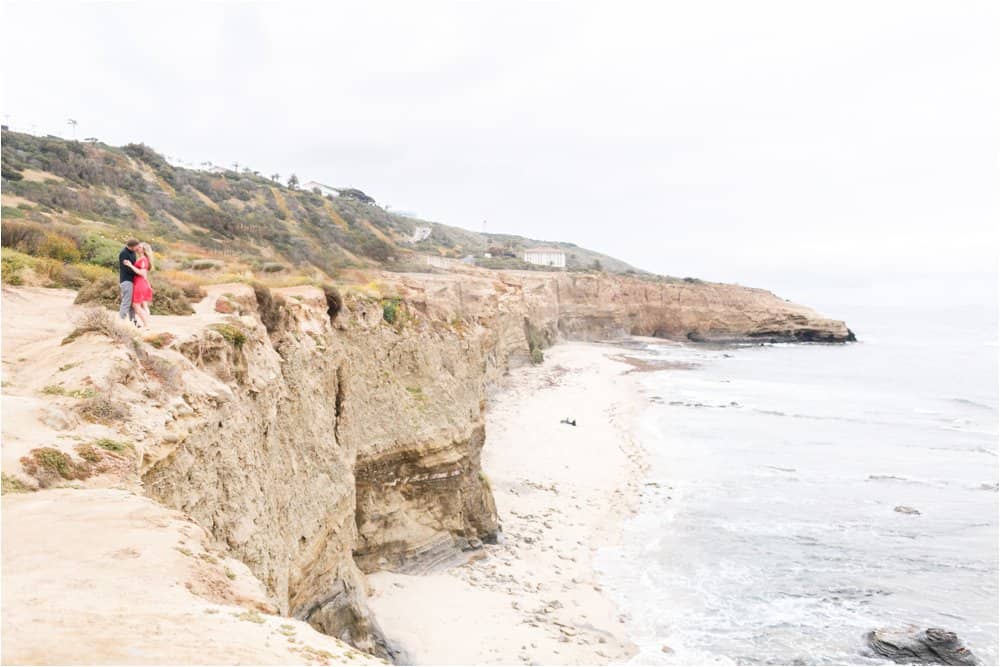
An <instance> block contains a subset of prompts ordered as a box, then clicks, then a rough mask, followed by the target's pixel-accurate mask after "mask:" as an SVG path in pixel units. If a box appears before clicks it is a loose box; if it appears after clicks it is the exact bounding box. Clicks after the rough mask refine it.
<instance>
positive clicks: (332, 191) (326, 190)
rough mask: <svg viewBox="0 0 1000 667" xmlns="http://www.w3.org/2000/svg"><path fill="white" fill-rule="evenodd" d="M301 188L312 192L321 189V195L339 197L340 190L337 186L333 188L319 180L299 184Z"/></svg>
mask: <svg viewBox="0 0 1000 667" xmlns="http://www.w3.org/2000/svg"><path fill="white" fill-rule="evenodd" d="M299 189H301V190H305V191H306V192H312V191H313V190H319V193H320V194H321V195H329V196H331V197H339V196H340V190H338V189H337V188H331V187H330V186H329V185H323V184H322V183H319V182H317V181H307V182H305V183H303V184H302V185H300V186H299Z"/></svg>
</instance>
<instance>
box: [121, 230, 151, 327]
mask: <svg viewBox="0 0 1000 667" xmlns="http://www.w3.org/2000/svg"><path fill="white" fill-rule="evenodd" d="M152 270H153V249H152V248H151V247H150V245H149V244H148V243H140V242H139V241H137V240H136V239H129V240H128V241H126V242H125V247H124V248H122V251H121V252H120V253H118V287H119V289H120V290H121V297H122V300H121V305H120V306H119V307H118V317H120V318H121V319H123V320H124V319H125V318H126V317H127V318H128V319H129V321H130V322H132V324H136V326H141V327H149V317H150V314H149V304H151V303H152V302H153V288H152V287H150V285H149V278H148V276H149V272H150V271H152ZM137 317H138V318H139V322H141V324H137V323H136V318H137Z"/></svg>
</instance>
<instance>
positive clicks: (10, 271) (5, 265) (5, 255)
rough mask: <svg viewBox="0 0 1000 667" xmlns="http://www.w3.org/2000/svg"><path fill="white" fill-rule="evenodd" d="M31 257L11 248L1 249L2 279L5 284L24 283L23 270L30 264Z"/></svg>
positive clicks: (0, 269) (0, 276)
mask: <svg viewBox="0 0 1000 667" xmlns="http://www.w3.org/2000/svg"><path fill="white" fill-rule="evenodd" d="M31 259H32V258H31V257H29V256H28V255H25V254H23V253H20V252H18V251H16V250H12V249H10V248H3V249H2V250H0V279H2V280H3V284H4V285H23V284H24V279H23V278H22V277H21V270H22V269H24V268H25V267H26V266H30V264H31Z"/></svg>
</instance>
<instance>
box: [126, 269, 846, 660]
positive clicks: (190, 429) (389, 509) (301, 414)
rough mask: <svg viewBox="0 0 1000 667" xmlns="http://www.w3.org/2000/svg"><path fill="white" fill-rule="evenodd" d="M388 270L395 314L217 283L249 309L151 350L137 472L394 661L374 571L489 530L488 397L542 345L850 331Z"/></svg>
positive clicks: (248, 559)
mask: <svg viewBox="0 0 1000 667" xmlns="http://www.w3.org/2000/svg"><path fill="white" fill-rule="evenodd" d="M381 278H382V281H383V283H382V286H381V288H382V292H383V293H384V294H389V293H391V294H396V295H398V296H399V299H400V301H399V306H398V311H397V313H396V318H395V321H394V323H393V324H390V323H387V322H386V321H385V319H384V317H383V303H381V302H380V301H378V300H376V299H373V298H369V297H364V296H352V295H350V294H348V295H347V296H346V297H345V304H344V308H343V310H342V311H341V312H340V313H339V314H338V315H336V317H331V316H330V314H329V313H328V306H327V302H326V300H325V297H324V295H323V293H322V292H321V291H319V290H316V289H313V288H307V287H303V288H292V289H287V290H281V291H280V292H281V294H282V296H283V298H284V300H285V303H284V305H283V306H282V307H281V309H280V319H279V320H278V321H277V322H276V323H275V322H272V323H271V325H272V326H271V331H270V332H268V330H267V329H266V328H265V327H264V325H263V324H262V323H261V319H260V317H259V316H258V315H257V313H256V305H255V303H256V302H255V300H254V297H253V295H252V294H251V293H249V290H247V289H246V288H245V287H243V286H226V287H224V288H223V287H219V288H215V289H214V290H213V295H212V296H211V297H210V298H211V299H214V298H215V295H216V294H221V292H222V291H223V290H226V291H229V292H230V293H231V297H230V298H231V299H232V301H233V302H235V303H237V305H238V310H239V311H240V312H243V313H244V314H243V315H242V316H235V315H234V316H232V317H229V318H226V319H224V318H223V317H222V316H221V315H216V314H214V313H209V312H208V311H206V310H205V309H204V308H203V309H202V310H203V313H204V314H206V315H208V316H209V318H210V320H209V321H206V322H205V323H204V325H203V326H201V327H191V328H190V330H189V332H188V333H187V334H186V335H179V336H178V337H177V339H176V341H174V342H173V343H171V344H170V345H169V346H168V348H167V349H166V350H164V351H162V352H159V353H158V354H161V355H163V356H164V357H165V358H166V359H167V360H168V361H171V363H173V364H174V365H175V366H176V367H177V368H179V369H181V375H180V379H179V380H178V381H177V382H176V383H175V386H174V388H173V389H172V390H170V391H168V394H169V395H170V396H169V399H165V400H164V404H163V417H162V424H163V426H162V428H161V429H159V430H157V431H154V432H155V433H156V435H155V436H154V437H153V438H151V440H152V442H148V443H146V446H145V452H144V458H143V466H142V480H143V482H144V488H145V490H146V493H147V494H149V495H150V496H152V497H153V498H155V499H157V500H159V501H161V502H163V503H165V504H166V505H169V506H171V507H174V508H177V509H180V510H182V511H183V512H185V513H186V514H187V515H189V516H190V517H192V518H193V519H194V520H195V521H196V522H197V523H199V524H200V525H201V526H203V527H204V528H205V529H206V530H207V531H208V532H209V533H210V534H211V535H212V536H213V538H214V539H215V540H216V541H217V542H219V543H220V544H224V545H225V546H226V547H227V548H228V550H229V552H230V553H231V554H233V555H235V556H236V557H238V558H239V559H241V560H242V561H243V562H245V563H246V564H247V565H248V566H249V567H250V569H251V571H252V572H253V573H254V574H255V575H256V576H257V577H258V578H259V579H260V580H261V581H263V582H264V584H265V585H266V587H267V590H268V592H269V593H270V594H271V595H272V596H273V601H274V604H275V605H276V606H277V607H278V608H279V609H280V610H281V612H282V613H285V614H290V615H293V616H295V617H298V618H300V619H303V620H308V621H309V622H310V623H312V624H313V625H314V626H315V627H317V628H318V629H320V630H322V631H323V632H326V633H327V634H331V635H334V636H337V637H340V638H343V639H345V640H347V641H350V642H351V643H353V644H354V645H355V646H358V647H359V648H363V649H365V650H368V651H371V652H373V653H376V654H378V655H381V656H386V657H389V656H391V655H392V651H391V647H390V646H389V645H388V643H387V642H386V641H385V638H384V637H382V634H381V632H380V631H379V629H378V625H377V623H376V622H375V620H374V619H373V618H372V615H371V614H370V612H369V611H368V608H367V604H366V601H365V600H366V591H365V581H364V576H363V572H370V571H373V570H378V569H392V570H400V571H420V570H423V569H427V568H430V567H432V566H434V565H435V564H437V563H440V562H443V561H446V560H448V559H450V558H454V557H456V556H457V555H458V554H460V553H461V551H462V550H467V549H472V548H475V547H476V546H477V545H478V544H477V541H490V540H492V539H494V538H495V536H496V535H497V532H498V530H499V529H500V526H499V522H498V517H497V511H496V507H495V506H494V503H493V498H492V495H491V493H490V490H489V487H488V484H486V483H485V480H484V478H483V476H482V474H481V472H480V465H479V457H480V451H481V449H482V447H483V446H484V442H486V437H487V434H486V433H485V432H484V418H483V417H484V415H483V411H484V406H485V395H486V390H487V388H488V387H489V386H490V385H491V384H493V383H495V382H497V381H498V380H499V377H500V375H502V373H503V372H504V371H505V370H506V369H507V368H508V367H509V365H511V364H519V363H525V362H526V361H527V360H528V358H529V357H530V354H531V349H532V347H544V346H545V345H547V344H549V343H551V342H553V341H555V340H556V339H558V338H560V337H565V338H591V339H593V338H604V337H609V336H614V335H619V334H623V333H632V334H641V335H653V336H664V337H676V338H688V339H697V340H723V339H725V340H733V339H743V340H746V339H760V338H766V339H771V338H774V339H781V340H830V341H843V340H848V339H849V338H850V337H851V334H850V332H849V331H848V329H847V328H846V326H845V325H844V324H843V323H842V322H835V321H832V320H827V319H824V318H822V317H820V316H819V315H817V314H816V313H814V312H813V311H811V310H809V309H807V308H803V307H801V306H796V305H794V304H789V303H786V302H784V301H782V300H780V299H778V298H776V297H774V296H773V295H771V294H769V293H767V292H764V291H761V290H750V289H744V288H739V287H734V286H725V285H708V284H687V283H680V284H656V283H645V282H641V281H638V280H633V279H627V278H621V277H610V276H601V275H572V274H542V273H533V272H525V273H489V272H482V271H479V272H475V273H473V274H470V275H453V274H449V275H399V274H385V275H383V276H381ZM241 290H242V291H241ZM201 316H202V315H196V316H195V318H198V317H201ZM222 321H225V322H226V323H225V324H224V325H220V324H218V323H219V322H222ZM212 322H215V324H212ZM149 382H151V380H150V379H149V378H148V377H144V378H143V377H139V376H128V374H126V377H124V379H123V380H122V382H121V384H122V387H120V388H114V387H113V388H112V391H121V392H125V391H127V392H131V395H133V396H135V395H138V393H142V392H145V393H146V394H147V395H148V394H149V393H150V392H149V390H148V388H147V389H143V383H147V384H148V383H149ZM150 412H152V409H151V411H150Z"/></svg>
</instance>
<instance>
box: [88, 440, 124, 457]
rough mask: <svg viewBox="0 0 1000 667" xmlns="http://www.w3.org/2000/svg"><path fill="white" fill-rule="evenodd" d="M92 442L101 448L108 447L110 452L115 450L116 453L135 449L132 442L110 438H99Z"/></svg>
mask: <svg viewBox="0 0 1000 667" xmlns="http://www.w3.org/2000/svg"><path fill="white" fill-rule="evenodd" d="M90 444H92V445H94V446H95V447H100V448H101V449H106V450H108V451H109V452H114V453H115V454H122V453H124V452H128V451H131V450H133V449H134V446H133V445H132V443H131V442H121V441H119V440H112V439H110V438H100V439H99V440H94V441H93V442H92V443H90Z"/></svg>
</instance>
